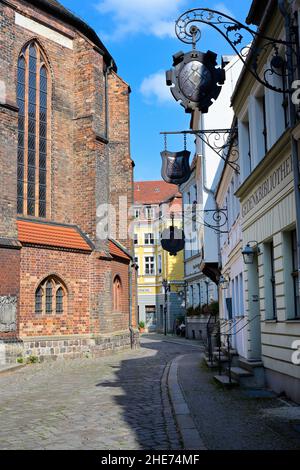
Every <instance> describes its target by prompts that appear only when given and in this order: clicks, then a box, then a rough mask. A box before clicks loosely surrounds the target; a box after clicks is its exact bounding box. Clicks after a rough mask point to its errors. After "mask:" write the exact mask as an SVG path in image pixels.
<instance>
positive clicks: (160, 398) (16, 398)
mask: <svg viewBox="0 0 300 470" xmlns="http://www.w3.org/2000/svg"><path fill="white" fill-rule="evenodd" d="M142 346H143V347H142V349H140V350H138V351H133V352H131V351H127V352H125V353H121V354H118V355H114V356H110V357H105V358H100V359H97V360H94V359H82V360H73V361H72V360H69V361H57V362H54V363H51V364H45V363H44V364H41V365H32V366H27V367H26V368H24V369H21V370H19V371H16V372H14V373H12V374H7V375H2V376H1V377H0V422H1V429H0V448H1V449H102V450H106V449H110V450H114V449H180V448H181V444H180V439H179V435H178V433H177V430H176V427H175V423H174V419H173V416H172V413H171V408H170V405H169V402H168V398H167V393H166V389H165V387H164V385H163V382H162V386H161V378H162V376H163V373H164V370H165V367H166V364H167V363H168V362H169V361H171V360H172V359H173V358H175V357H176V356H177V355H179V354H184V353H191V352H193V350H194V348H191V347H190V346H185V345H180V344H172V343H166V342H162V341H154V340H151V339H143V345H142Z"/></svg>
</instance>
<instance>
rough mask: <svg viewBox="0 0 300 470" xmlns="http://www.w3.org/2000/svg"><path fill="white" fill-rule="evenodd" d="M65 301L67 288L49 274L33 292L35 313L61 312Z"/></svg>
mask: <svg viewBox="0 0 300 470" xmlns="http://www.w3.org/2000/svg"><path fill="white" fill-rule="evenodd" d="M66 303H67V290H66V288H65V286H64V285H63V283H62V282H61V281H60V280H59V279H58V278H57V277H56V276H50V277H48V278H47V279H44V281H42V282H41V284H40V285H39V286H38V288H37V290H36V292H35V313H36V314H46V315H51V314H53V313H54V314H57V315H58V314H62V313H64V311H65V308H66Z"/></svg>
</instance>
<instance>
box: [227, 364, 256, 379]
mask: <svg viewBox="0 0 300 470" xmlns="http://www.w3.org/2000/svg"><path fill="white" fill-rule="evenodd" d="M226 372H227V373H229V369H228V368H227V369H226ZM231 375H232V377H234V378H236V379H239V378H241V377H253V374H251V372H249V371H248V370H246V369H242V368H241V367H232V368H231Z"/></svg>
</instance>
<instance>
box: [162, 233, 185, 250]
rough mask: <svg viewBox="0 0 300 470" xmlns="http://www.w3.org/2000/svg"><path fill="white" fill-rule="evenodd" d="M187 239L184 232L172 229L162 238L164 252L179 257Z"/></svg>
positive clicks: (163, 234)
mask: <svg viewBox="0 0 300 470" xmlns="http://www.w3.org/2000/svg"><path fill="white" fill-rule="evenodd" d="M184 245H185V237H184V232H183V230H180V229H178V228H177V227H170V228H167V229H165V230H164V231H163V233H162V236H161V246H162V248H163V250H165V251H167V252H168V253H170V255H171V256H177V253H179V252H180V251H182V250H183V249H184Z"/></svg>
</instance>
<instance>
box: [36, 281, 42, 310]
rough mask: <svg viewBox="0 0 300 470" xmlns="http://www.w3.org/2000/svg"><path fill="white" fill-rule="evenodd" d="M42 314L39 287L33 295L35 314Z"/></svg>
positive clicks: (40, 288) (40, 290) (40, 289)
mask: <svg viewBox="0 0 300 470" xmlns="http://www.w3.org/2000/svg"><path fill="white" fill-rule="evenodd" d="M42 312H43V289H42V287H39V288H38V289H37V291H36V294H35V313H42Z"/></svg>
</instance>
